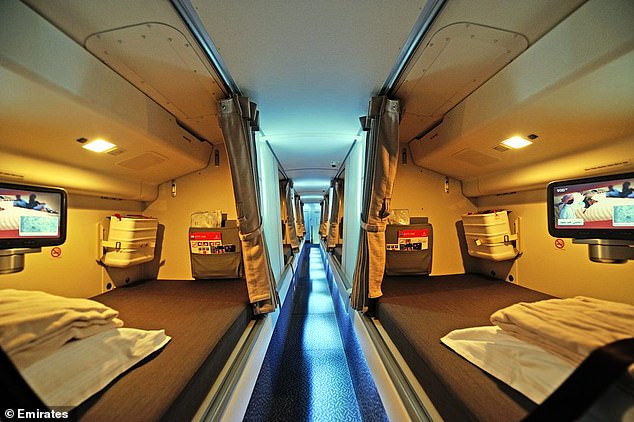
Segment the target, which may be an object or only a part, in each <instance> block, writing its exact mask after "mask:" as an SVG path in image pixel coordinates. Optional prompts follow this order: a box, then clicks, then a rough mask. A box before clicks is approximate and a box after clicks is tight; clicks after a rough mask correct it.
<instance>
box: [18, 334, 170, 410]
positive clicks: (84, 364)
mask: <svg viewBox="0 0 634 422" xmlns="http://www.w3.org/2000/svg"><path fill="white" fill-rule="evenodd" d="M170 339H171V338H170V337H169V336H166V335H165V332H164V331H163V330H153V331H144V330H137V329H134V328H118V329H110V330H108V331H105V332H103V333H100V334H96V335H94V336H91V337H88V338H85V339H83V340H80V341H72V342H70V343H68V344H66V345H65V346H63V347H61V348H60V349H58V350H56V351H55V352H53V353H52V354H50V355H48V356H47V357H45V358H43V359H41V360H39V361H37V362H35V363H34V364H32V365H31V366H29V367H28V368H26V369H24V370H21V371H20V372H21V374H22V376H23V377H24V379H25V380H26V382H28V383H29V385H30V386H31V388H32V389H33V391H35V393H37V395H38V396H39V397H40V398H41V399H42V401H43V402H44V404H46V405H47V406H49V407H54V408H55V409H56V410H59V411H64V410H70V409H72V408H74V407H76V406H78V405H79V404H81V403H82V402H83V401H84V400H86V399H87V398H89V397H90V396H92V395H93V394H95V393H96V392H98V391H99V390H101V389H102V388H104V387H105V386H106V385H108V384H109V383H110V382H111V381H112V380H114V379H115V378H116V377H117V376H119V375H120V374H121V373H123V372H124V371H126V370H127V369H129V368H131V367H132V366H134V365H135V364H136V363H138V362H140V361H141V360H142V359H143V358H145V357H146V356H148V355H149V354H151V353H152V352H154V351H156V350H159V349H160V348H162V347H163V346H165V345H166V344H167V343H168V342H169V341H170ZM148 382H151V380H148Z"/></svg>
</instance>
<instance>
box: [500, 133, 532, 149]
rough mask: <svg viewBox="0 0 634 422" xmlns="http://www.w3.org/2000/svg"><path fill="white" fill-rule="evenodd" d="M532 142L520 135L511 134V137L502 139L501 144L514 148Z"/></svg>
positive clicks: (525, 145) (522, 146)
mask: <svg viewBox="0 0 634 422" xmlns="http://www.w3.org/2000/svg"><path fill="white" fill-rule="evenodd" d="M532 143H533V142H531V141H529V140H528V139H524V138H522V137H521V136H513V137H512V138H509V139H506V140H504V141H502V144H503V145H506V146H507V147H509V148H515V149H519V148H524V147H527V146H529V145H530V144H532Z"/></svg>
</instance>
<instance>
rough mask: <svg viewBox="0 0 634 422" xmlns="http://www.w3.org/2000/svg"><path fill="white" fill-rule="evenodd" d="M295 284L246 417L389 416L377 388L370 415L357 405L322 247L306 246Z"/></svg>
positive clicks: (319, 418) (322, 418)
mask: <svg viewBox="0 0 634 422" xmlns="http://www.w3.org/2000/svg"><path fill="white" fill-rule="evenodd" d="M293 287H294V288H292V292H289V294H292V295H293V296H292V300H288V299H287V301H286V304H285V306H284V309H282V312H281V314H280V318H279V319H278V323H277V326H276V329H275V332H274V334H273V339H272V341H271V344H270V345H269V349H268V350H267V354H266V356H265V359H264V363H263V366H262V370H261V371H260V375H259V377H258V380H257V382H256V386H255V390H254V392H253V395H252V396H251V400H250V402H249V406H248V408H247V412H246V415H245V417H244V420H245V421H362V420H369V419H371V420H385V419H386V417H385V413H384V411H383V408H382V405H381V404H380V399H379V398H378V394H376V397H375V398H374V400H372V403H373V405H374V407H375V409H372V412H373V416H372V417H370V418H368V417H366V416H365V415H364V412H363V409H360V407H359V403H358V401H357V397H356V394H355V389H354V385H353V381H352V379H351V376H350V373H351V371H350V370H349V368H348V360H347V359H346V354H345V351H344V345H343V343H342V340H341V335H340V332H339V327H338V325H337V317H336V315H335V309H334V306H333V300H332V297H331V292H330V289H329V286H328V280H327V279H326V273H325V271H324V266H323V263H322V261H321V255H320V250H319V248H317V247H306V248H305V249H304V253H303V254H302V257H301V258H300V265H299V267H298V271H297V274H296V279H295V284H294V286H293ZM366 382H367V380H366ZM370 382H371V381H370ZM377 401H378V404H377V403H376V402H377ZM377 406H378V408H379V411H378V412H379V413H378V414H377V409H376V407H377Z"/></svg>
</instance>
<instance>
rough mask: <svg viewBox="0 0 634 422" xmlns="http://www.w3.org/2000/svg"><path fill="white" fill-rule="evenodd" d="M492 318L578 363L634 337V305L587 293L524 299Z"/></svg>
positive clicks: (518, 334) (528, 339) (521, 336)
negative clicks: (595, 296)
mask: <svg viewBox="0 0 634 422" xmlns="http://www.w3.org/2000/svg"><path fill="white" fill-rule="evenodd" d="M491 322H492V323H493V324H494V325H497V326H498V327H500V328H501V329H502V330H504V331H505V332H507V333H510V334H512V335H514V336H516V337H517V338H519V339H521V340H524V341H528V342H530V343H533V344H536V345H538V346H540V347H543V348H544V349H546V350H548V351H550V352H552V353H556V354H557V355H559V356H561V357H563V358H565V359H567V360H568V361H569V362H571V363H573V364H575V365H578V364H579V363H581V361H583V359H585V358H586V357H587V356H588V355H589V354H590V352H592V350H594V349H596V348H598V347H600V346H603V345H605V344H607V343H611V342H613V341H616V340H621V339H624V338H630V337H634V306H632V305H627V304H624V303H616V302H610V301H606V300H600V299H594V298H589V297H583V296H577V297H574V298H568V299H548V300H543V301H539V302H534V303H525V302H520V303H516V304H515V305H511V306H509V307H507V308H504V309H500V310H499V311H497V312H495V313H493V315H491Z"/></svg>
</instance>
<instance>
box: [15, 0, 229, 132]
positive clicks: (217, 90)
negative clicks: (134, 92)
mask: <svg viewBox="0 0 634 422" xmlns="http://www.w3.org/2000/svg"><path fill="white" fill-rule="evenodd" d="M24 1H25V3H27V4H28V5H29V6H31V7H32V8H33V9H35V10H36V11H37V12H38V13H40V14H41V15H42V16H44V17H45V18H46V19H48V20H49V21H50V22H52V23H53V24H54V25H56V26H57V27H59V28H61V29H62V30H63V32H64V33H65V34H67V35H68V36H70V37H71V38H72V39H74V40H75V41H76V42H77V43H78V44H80V45H82V46H84V47H86V49H88V50H89V51H91V52H92V53H93V54H94V55H95V56H97V57H99V58H100V60H102V61H103V62H104V63H106V64H107V65H108V66H110V67H111V68H112V69H114V70H115V71H116V72H117V73H119V74H120V75H122V76H123V77H124V78H126V79H127V80H128V81H130V82H131V83H132V84H133V85H134V86H135V87H137V88H138V89H139V90H141V91H142V92H143V93H145V94H146V95H147V96H148V97H149V98H152V100H154V101H155V102H156V103H157V104H159V105H160V106H161V107H163V108H165V109H166V110H167V111H169V112H170V113H171V114H173V115H174V116H175V117H176V118H177V119H178V120H179V122H181V124H183V125H184V126H185V127H187V128H188V129H189V130H190V131H192V132H193V133H195V134H196V135H197V136H199V137H201V138H204V139H206V140H208V141H210V142H212V143H220V142H223V138H222V132H221V130H220V126H219V124H218V119H217V110H216V102H217V100H218V99H221V98H223V97H224V96H225V93H224V92H223V90H222V88H221V86H220V85H219V84H217V76H216V74H215V71H214V70H213V68H212V67H211V65H210V64H209V63H208V62H207V60H206V59H205V58H204V53H203V52H202V50H201V49H200V48H199V46H198V45H197V44H196V43H195V42H194V39H193V36H192V35H191V34H190V33H189V31H188V29H187V28H186V27H185V24H184V23H183V21H182V20H181V18H180V16H179V15H178V13H176V11H175V9H174V8H173V7H172V5H171V4H170V2H169V1H168V0H134V1H128V0H100V1H68V0H24ZM106 51H107V53H106Z"/></svg>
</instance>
